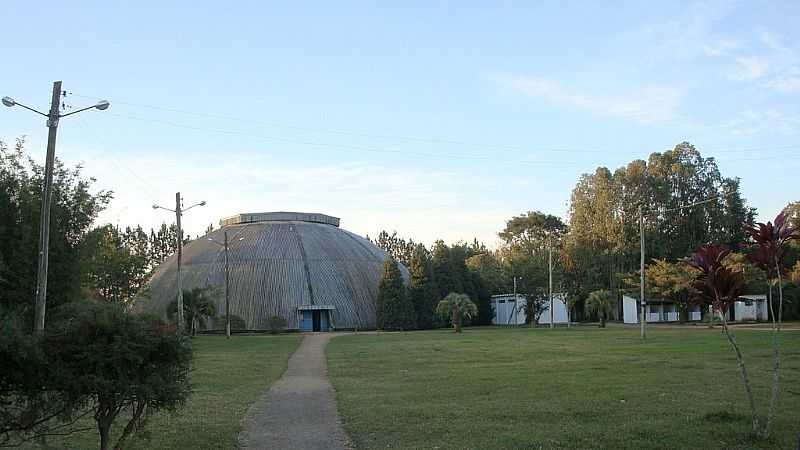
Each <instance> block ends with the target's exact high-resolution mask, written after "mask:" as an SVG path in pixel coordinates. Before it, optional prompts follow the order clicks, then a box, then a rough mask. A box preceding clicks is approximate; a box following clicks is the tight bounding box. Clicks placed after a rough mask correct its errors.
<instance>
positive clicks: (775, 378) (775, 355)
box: [762, 261, 783, 439]
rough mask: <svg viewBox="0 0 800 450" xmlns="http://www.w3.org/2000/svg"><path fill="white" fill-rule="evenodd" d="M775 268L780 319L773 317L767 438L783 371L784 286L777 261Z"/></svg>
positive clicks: (770, 292) (770, 296) (770, 291)
mask: <svg viewBox="0 0 800 450" xmlns="http://www.w3.org/2000/svg"><path fill="white" fill-rule="evenodd" d="M775 269H776V270H777V273H778V320H777V321H776V320H775V317H774V316H773V318H772V392H771V395H770V398H769V409H767V423H766V425H764V431H763V433H762V436H763V437H764V438H765V439H766V438H768V437H769V434H770V432H772V422H773V420H774V419H775V408H776V406H777V405H778V397H779V396H780V372H781V344H780V340H779V339H778V333H779V332H780V331H781V322H782V320H783V286H782V285H781V284H782V283H781V282H782V281H783V280H781V268H780V266H779V265H778V262H777V261H776V262H775ZM769 302H770V306H772V285H771V284H770V286H769Z"/></svg>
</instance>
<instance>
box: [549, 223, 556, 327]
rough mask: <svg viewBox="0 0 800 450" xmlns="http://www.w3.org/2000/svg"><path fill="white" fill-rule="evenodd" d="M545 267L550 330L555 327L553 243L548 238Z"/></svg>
mask: <svg viewBox="0 0 800 450" xmlns="http://www.w3.org/2000/svg"><path fill="white" fill-rule="evenodd" d="M547 250H548V255H547V266H548V278H549V283H548V285H549V287H548V297H549V298H550V328H554V327H555V326H556V325H555V324H554V323H553V320H554V319H553V317H554V316H553V243H552V241H551V239H550V238H548V239H547Z"/></svg>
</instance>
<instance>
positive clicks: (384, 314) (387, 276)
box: [378, 257, 417, 330]
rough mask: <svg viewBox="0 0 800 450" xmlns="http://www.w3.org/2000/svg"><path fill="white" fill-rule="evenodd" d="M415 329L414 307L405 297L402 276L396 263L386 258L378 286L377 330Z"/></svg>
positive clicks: (392, 259) (390, 258) (406, 296)
mask: <svg viewBox="0 0 800 450" xmlns="http://www.w3.org/2000/svg"><path fill="white" fill-rule="evenodd" d="M416 327H417V326H416V314H415V313H414V306H413V305H412V304H411V300H410V299H409V298H408V295H406V288H405V285H404V284H403V276H402V275H401V274H400V269H399V268H398V267H397V261H396V260H395V259H394V258H392V257H388V258H387V259H386V262H384V264H383V273H382V274H381V282H380V284H379V285H378V328H380V329H382V330H413V329H415V328H416Z"/></svg>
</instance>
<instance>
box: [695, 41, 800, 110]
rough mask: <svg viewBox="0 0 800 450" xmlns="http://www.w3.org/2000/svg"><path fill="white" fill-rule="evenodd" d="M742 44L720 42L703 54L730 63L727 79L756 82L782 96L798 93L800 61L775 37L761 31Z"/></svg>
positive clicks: (791, 50)
mask: <svg viewBox="0 0 800 450" xmlns="http://www.w3.org/2000/svg"><path fill="white" fill-rule="evenodd" d="M743 42H744V43H742V42H735V41H731V40H719V41H717V42H715V43H714V44H707V45H705V46H704V47H703V51H704V52H705V54H706V55H708V56H713V57H719V58H722V60H723V61H728V62H729V64H728V66H727V69H726V70H727V75H726V76H727V78H728V79H730V80H733V81H739V82H750V83H757V84H756V85H757V86H760V87H763V88H767V89H771V90H775V91H778V92H781V93H783V94H793V93H798V92H800V58H798V55H797V52H796V51H794V50H793V49H792V48H791V47H789V46H787V45H786V44H784V43H783V41H782V40H781V38H780V37H779V36H778V35H777V34H775V33H773V32H771V31H764V30H762V31H760V32H757V33H756V34H755V36H751V38H750V39H749V40H746V41H743ZM745 49H746V51H747V53H744V51H745Z"/></svg>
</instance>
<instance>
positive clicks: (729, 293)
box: [687, 244, 759, 434]
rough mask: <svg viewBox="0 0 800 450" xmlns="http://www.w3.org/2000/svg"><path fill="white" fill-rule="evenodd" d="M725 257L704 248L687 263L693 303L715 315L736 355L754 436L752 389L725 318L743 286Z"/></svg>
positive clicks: (722, 251)
mask: <svg viewBox="0 0 800 450" xmlns="http://www.w3.org/2000/svg"><path fill="white" fill-rule="evenodd" d="M729 253H730V250H729V249H728V248H727V247H726V246H724V245H713V244H712V245H705V246H702V247H700V248H699V249H698V250H697V251H696V252H695V253H694V254H693V255H692V257H691V258H690V259H688V260H687V262H688V263H689V265H691V266H692V267H694V268H695V269H697V271H698V273H697V275H696V276H695V279H694V282H693V283H692V286H693V287H694V289H695V290H696V291H697V294H696V296H695V300H696V301H697V302H699V303H702V304H705V305H709V306H711V308H712V309H713V310H716V311H718V312H719V315H720V318H721V321H722V332H723V333H724V334H725V336H726V337H727V338H728V342H729V343H730V345H731V348H732V349H733V351H734V353H735V354H736V363H737V365H738V367H739V373H740V375H741V377H742V382H743V383H744V387H745V393H746V394H747V400H748V402H749V404H750V414H751V419H752V429H753V433H755V434H757V433H759V427H758V413H757V411H756V404H755V398H754V397H753V389H752V387H751V385H750V378H749V376H748V374H747V367H746V366H745V363H744V358H743V357H742V352H741V350H740V349H739V345H738V344H737V343H736V338H735V336H734V335H733V331H732V330H731V329H730V328H729V327H728V320H727V318H726V313H727V312H728V309H729V308H730V306H731V305H732V304H734V303H735V302H736V300H737V299H738V298H739V296H741V295H743V294H744V293H745V292H746V290H747V283H746V282H745V279H744V275H743V274H742V273H741V272H735V271H734V270H733V269H731V268H729V267H727V266H725V264H724V260H725V257H726V256H728V254H729Z"/></svg>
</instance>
